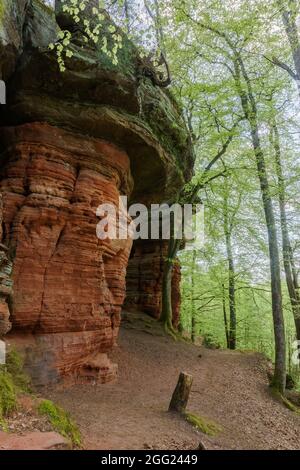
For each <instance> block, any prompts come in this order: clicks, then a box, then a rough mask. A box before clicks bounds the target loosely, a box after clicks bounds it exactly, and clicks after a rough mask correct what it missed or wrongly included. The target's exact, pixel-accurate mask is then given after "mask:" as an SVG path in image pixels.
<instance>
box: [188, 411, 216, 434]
mask: <svg viewBox="0 0 300 470" xmlns="http://www.w3.org/2000/svg"><path fill="white" fill-rule="evenodd" d="M185 419H186V420H187V421H188V422H189V423H190V424H192V425H193V426H195V428H197V429H198V430H199V431H201V432H203V433H204V434H207V435H208V436H212V437H213V436H216V435H217V434H219V433H220V432H222V430H223V428H222V426H220V425H219V424H217V423H215V422H214V421H212V420H210V419H207V418H204V417H203V416H199V415H196V414H193V413H189V412H186V413H185Z"/></svg>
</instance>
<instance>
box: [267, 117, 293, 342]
mask: <svg viewBox="0 0 300 470" xmlns="http://www.w3.org/2000/svg"><path fill="white" fill-rule="evenodd" d="M272 131H273V132H272V135H271V142H272V144H273V147H274V150H275V164H276V174H277V181H278V199H279V208H280V225H281V237H282V253H283V265H284V271H285V278H286V284H287V288H288V292H289V297H290V302H291V306H292V311H293V316H294V321H295V327H296V335H297V339H298V340H300V296H299V284H298V275H297V271H296V269H295V262H294V256H293V251H292V247H291V242H290V237H289V230H288V224H287V216H286V195H285V183H284V176H283V170H282V161H281V149H280V139H279V132H278V128H277V125H276V123H273V126H272Z"/></svg>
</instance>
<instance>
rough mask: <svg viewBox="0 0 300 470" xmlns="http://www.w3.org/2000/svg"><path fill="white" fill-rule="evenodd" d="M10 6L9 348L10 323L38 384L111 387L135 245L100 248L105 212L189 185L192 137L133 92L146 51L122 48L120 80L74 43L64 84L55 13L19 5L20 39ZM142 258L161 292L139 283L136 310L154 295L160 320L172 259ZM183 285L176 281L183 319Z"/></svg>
mask: <svg viewBox="0 0 300 470" xmlns="http://www.w3.org/2000/svg"><path fill="white" fill-rule="evenodd" d="M5 1H6V3H7V4H10V8H8V9H6V10H5V15H3V14H1V15H0V32H1V35H0V51H1V56H0V57H1V58H0V63H1V70H2V74H4V75H2V76H5V78H6V80H7V88H8V105H7V106H5V107H4V106H2V107H0V123H1V128H0V194H1V199H0V201H1V200H2V204H0V221H1V222H2V223H1V227H2V229H1V230H0V240H1V243H2V244H1V245H0V335H1V334H4V333H7V331H8V329H9V327H10V322H11V323H12V331H11V333H10V334H9V339H10V342H11V343H15V344H16V345H17V346H18V347H21V348H22V349H23V350H24V351H25V353H26V362H27V365H28V367H29V369H30V372H31V374H32V376H33V378H34V380H35V382H36V383H37V384H46V383H49V382H54V381H58V380H61V378H62V377H71V378H75V379H80V380H99V381H102V382H106V381H108V380H111V379H113V378H114V377H115V374H116V366H115V365H114V364H111V363H110V361H109V359H108V356H107V353H108V352H109V351H110V350H111V348H112V346H113V344H114V343H115V341H116V338H117V334H118V328H119V324H120V312H121V308H122V305H123V303H124V299H125V295H126V269H127V264H128V259H129V256H130V252H131V248H132V242H131V241H130V240H105V241H101V240H99V239H98V238H97V236H96V225H97V222H98V221H99V219H98V218H97V216H96V209H97V207H98V206H99V205H100V204H101V203H112V204H113V205H114V206H115V207H116V208H118V204H119V202H118V201H119V196H120V195H127V196H128V197H130V198H131V201H138V202H142V203H145V204H147V205H149V204H151V203H155V202H161V201H166V200H170V199H172V198H174V197H175V196H176V193H177V191H179V190H180V188H181V187H182V185H183V184H184V182H185V181H186V180H188V179H189V177H190V174H191V167H192V154H191V151H190V145H189V141H188V138H187V132H186V129H185V126H184V124H183V121H182V118H181V117H180V114H179V112H178V109H177V106H176V104H175V102H174V100H173V99H172V97H171V96H170V95H169V94H168V93H165V92H163V91H162V90H161V89H160V88H158V87H155V86H153V84H152V83H151V81H150V80H149V79H146V78H143V77H140V78H139V79H137V70H136V56H137V51H136V49H135V47H134V46H133V45H132V44H131V43H130V42H129V41H128V40H127V39H126V37H124V39H123V41H124V47H123V49H122V50H121V53H120V57H119V64H118V66H113V65H112V64H110V62H109V61H108V59H107V58H106V57H104V56H103V54H102V53H101V51H100V49H97V47H92V46H91V45H89V47H87V46H86V45H85V46H84V47H82V43H80V40H79V39H78V38H77V39H75V38H74V40H73V42H72V50H73V52H74V55H73V57H72V58H71V59H68V61H67V71H66V72H65V73H64V74H62V73H60V72H59V70H58V66H57V61H56V57H55V55H53V53H52V52H50V51H49V50H48V44H49V43H50V42H51V41H54V40H55V38H56V34H57V31H58V30H59V25H58V24H57V21H56V18H55V15H54V12H53V11H51V10H49V9H48V8H46V7H45V6H44V5H43V4H42V3H41V1H40V0H29V1H28V2H27V1H25V0H20V1H18V2H16V3H17V4H18V5H17V7H16V8H18V27H17V28H16V30H15V31H16V33H14V34H13V37H11V35H9V34H8V33H7V30H8V29H9V28H8V27H10V22H12V24H14V14H15V12H16V10H12V9H11V6H12V3H11V2H10V0H5ZM13 3H14V2H13ZM59 22H61V18H60V20H59ZM20 25H22V28H20ZM10 31H11V30H10ZM4 32H6V33H5V34H4ZM17 59H18V60H17ZM7 64H8V65H7ZM16 64H17V65H16ZM3 71H4V72H3ZM13 72H14V73H13ZM147 249H148V248H147V244H145V246H144V247H142V248H141V257H140V260H139V261H138V264H139V266H142V264H143V263H144V265H147V266H149V269H150V266H151V263H152V268H151V269H153V273H154V278H155V279H153V280H152V281H151V280H150V281H151V282H150V283H147V282H144V283H143V281H140V284H139V292H138V298H139V299H141V298H145V299H146V297H147V295H148V294H149V295H148V297H147V299H148V300H145V301H138V302H137V303H136V307H138V308H140V307H141V308H143V309H145V310H146V311H149V313H151V314H153V315H155V316H159V309H160V303H159V302H160V299H159V289H160V287H159V286H160V276H161V262H162V256H163V251H162V250H161V248H160V242H159V243H157V244H156V248H154V252H153V255H151V253H150V254H149V255H148V254H147ZM132 258H134V257H133V256H132ZM12 267H13V271H12ZM139 269H140V267H139ZM11 271H12V272H11ZM145 272H146V271H145ZM178 279H179V274H178V272H177V274H175V275H174V302H175V303H176V305H177V306H178V304H179V297H178V282H179V281H178ZM154 280H155V282H154ZM12 281H13V284H14V287H13V292H12ZM145 281H146V280H145ZM128 289H129V291H130V287H129V288H128ZM152 289H155V295H154V297H153V299H152V300H149V299H150V297H151V290H152ZM144 294H145V295H146V297H145V296H144ZM143 296H144V297H143ZM131 305H132V302H131ZM9 314H10V318H9Z"/></svg>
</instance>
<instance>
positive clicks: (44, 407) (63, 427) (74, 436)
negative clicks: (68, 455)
mask: <svg viewBox="0 0 300 470" xmlns="http://www.w3.org/2000/svg"><path fill="white" fill-rule="evenodd" d="M38 412H39V413H40V415H42V416H47V417H48V419H49V421H50V423H51V425H52V426H53V428H54V429H55V430H56V431H57V432H59V433H60V434H61V435H62V436H64V437H66V438H68V439H70V440H71V441H72V443H73V444H74V445H76V446H78V447H80V446H81V436H80V432H79V430H78V427H77V426H76V424H75V423H74V422H73V421H72V419H71V418H70V416H69V414H68V413H67V412H66V411H65V410H64V409H63V408H61V407H59V406H57V405H55V404H54V403H53V402H52V401H50V400H43V401H42V402H41V403H40V404H39V406H38Z"/></svg>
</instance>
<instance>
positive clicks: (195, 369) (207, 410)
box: [47, 328, 300, 450]
mask: <svg viewBox="0 0 300 470" xmlns="http://www.w3.org/2000/svg"><path fill="white" fill-rule="evenodd" d="M199 354H201V357H199ZM113 359H114V360H115V361H116V362H117V363H118V364H119V380H118V383H115V384H108V385H98V386H92V385H80V386H75V387H73V388H72V389H70V390H64V391H53V390H48V391H47V395H48V396H49V397H50V398H51V399H53V400H55V401H56V402H58V403H60V404H61V405H62V406H63V407H64V408H65V409H67V410H68V411H70V412H71V414H72V415H73V417H74V418H75V420H76V421H77V423H78V425H79V427H80V429H81V432H82V434H83V437H84V440H85V445H86V448H88V449H110V450H113V449H143V448H153V449H196V448H197V447H198V444H199V441H200V440H201V441H202V442H203V443H204V444H205V446H206V447H207V448H208V449H299V448H300V417H298V416H296V415H295V414H293V413H292V412H290V411H289V410H287V409H286V408H284V407H283V406H282V405H281V404H279V403H277V402H276V401H275V400H273V399H272V398H271V397H270V394H269V390H268V386H267V380H266V374H265V372H264V360H263V359H262V357H261V356H260V355H258V354H243V353H238V352H228V351H213V350H208V349H204V348H199V347H195V346H192V345H189V344H185V343H181V342H174V341H173V340H171V339H170V338H167V337H164V336H153V335H151V334H149V333H146V332H144V331H138V330H136V329H127V328H122V330H121V334H120V337H119V346H118V348H116V350H115V352H114V355H113ZM182 370H183V371H186V372H189V373H191V374H192V375H193V377H194V384H193V389H192V394H191V395H192V396H191V399H190V402H189V406H188V408H189V411H192V412H195V413H197V414H199V415H201V416H205V417H207V418H211V419H213V420H214V421H215V422H217V423H218V424H221V425H222V426H223V428H224V431H223V432H222V433H220V434H219V435H218V436H217V437H213V438H211V437H208V436H206V435H204V434H202V433H199V432H198V431H195V430H194V429H193V428H192V427H191V426H190V425H189V424H188V423H186V422H184V421H183V420H181V419H179V418H176V417H174V416H172V415H170V414H168V413H167V412H166V409H167V408H168V404H169V400H170V397H171V394H172V392H173V389H174V387H175V385H176V382H177V378H178V374H179V372H180V371H182Z"/></svg>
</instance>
